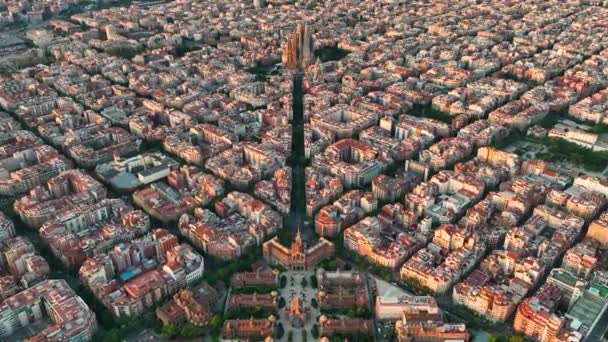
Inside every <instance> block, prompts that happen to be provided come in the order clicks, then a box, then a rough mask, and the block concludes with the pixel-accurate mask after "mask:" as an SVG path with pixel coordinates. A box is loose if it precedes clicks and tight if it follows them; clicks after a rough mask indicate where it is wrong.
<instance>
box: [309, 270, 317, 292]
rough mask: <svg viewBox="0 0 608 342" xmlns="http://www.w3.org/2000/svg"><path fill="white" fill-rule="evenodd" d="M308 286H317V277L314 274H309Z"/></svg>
mask: <svg viewBox="0 0 608 342" xmlns="http://www.w3.org/2000/svg"><path fill="white" fill-rule="evenodd" d="M310 286H311V287H312V288H313V289H316V288H317V287H319V283H318V281H317V277H316V276H315V275H314V274H313V275H311V276H310Z"/></svg>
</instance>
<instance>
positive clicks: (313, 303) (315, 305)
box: [310, 298, 319, 309]
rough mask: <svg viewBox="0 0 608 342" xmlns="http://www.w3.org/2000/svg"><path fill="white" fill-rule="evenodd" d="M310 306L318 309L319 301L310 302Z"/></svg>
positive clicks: (312, 300)
mask: <svg viewBox="0 0 608 342" xmlns="http://www.w3.org/2000/svg"><path fill="white" fill-rule="evenodd" d="M310 306H312V307H313V308H315V309H316V308H318V307H319V303H317V300H316V299H315V298H313V299H311V300H310Z"/></svg>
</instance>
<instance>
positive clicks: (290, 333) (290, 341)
mask: <svg viewBox="0 0 608 342" xmlns="http://www.w3.org/2000/svg"><path fill="white" fill-rule="evenodd" d="M287 342H293V331H292V330H289V331H288V332H287Z"/></svg>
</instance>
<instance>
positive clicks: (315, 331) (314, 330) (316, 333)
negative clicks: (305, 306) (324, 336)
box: [310, 324, 319, 339]
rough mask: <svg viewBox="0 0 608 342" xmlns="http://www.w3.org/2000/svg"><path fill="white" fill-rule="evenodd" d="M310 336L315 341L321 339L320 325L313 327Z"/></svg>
mask: <svg viewBox="0 0 608 342" xmlns="http://www.w3.org/2000/svg"><path fill="white" fill-rule="evenodd" d="M310 335H312V337H313V338H314V339H317V338H319V325H318V324H314V325H313V326H312V329H310Z"/></svg>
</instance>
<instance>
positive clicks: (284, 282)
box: [279, 275, 287, 289]
mask: <svg viewBox="0 0 608 342" xmlns="http://www.w3.org/2000/svg"><path fill="white" fill-rule="evenodd" d="M279 286H280V287H281V288H282V289H284V288H285V287H286V286H287V277H286V276H284V275H283V276H281V279H280V280H279Z"/></svg>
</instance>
